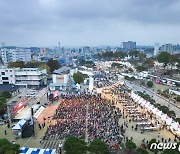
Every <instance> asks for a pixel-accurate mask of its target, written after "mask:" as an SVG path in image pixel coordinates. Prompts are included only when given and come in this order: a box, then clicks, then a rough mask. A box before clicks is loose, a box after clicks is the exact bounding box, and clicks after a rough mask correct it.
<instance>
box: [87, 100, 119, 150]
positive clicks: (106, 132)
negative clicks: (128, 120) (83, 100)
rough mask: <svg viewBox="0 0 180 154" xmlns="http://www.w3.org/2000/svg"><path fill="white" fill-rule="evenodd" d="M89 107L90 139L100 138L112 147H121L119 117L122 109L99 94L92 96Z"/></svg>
mask: <svg viewBox="0 0 180 154" xmlns="http://www.w3.org/2000/svg"><path fill="white" fill-rule="evenodd" d="M88 101H89V103H88V105H89V107H88V113H89V114H88V139H89V141H92V140H93V139H95V138H99V139H101V140H103V141H104V142H106V143H107V145H109V147H110V148H116V149H117V148H120V143H121V138H120V126H119V118H120V117H121V111H120V110H119V109H118V108H116V107H115V106H114V103H112V102H109V101H107V100H105V99H102V98H100V97H97V96H93V97H91V98H90V99H89V100H88Z"/></svg>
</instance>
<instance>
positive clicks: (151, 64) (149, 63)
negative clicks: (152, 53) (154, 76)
mask: <svg viewBox="0 0 180 154" xmlns="http://www.w3.org/2000/svg"><path fill="white" fill-rule="evenodd" d="M142 66H144V67H146V68H151V67H154V61H153V59H152V58H148V59H146V60H145V61H144V62H143V64H142Z"/></svg>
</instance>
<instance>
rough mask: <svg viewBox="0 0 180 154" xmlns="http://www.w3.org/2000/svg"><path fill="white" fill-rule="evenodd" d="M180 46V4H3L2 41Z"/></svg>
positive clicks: (126, 0)
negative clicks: (123, 42) (126, 42)
mask: <svg viewBox="0 0 180 154" xmlns="http://www.w3.org/2000/svg"><path fill="white" fill-rule="evenodd" d="M128 40H132V41H136V42H137V44H139V45H154V43H155V42H159V43H160V44H163V43H174V44H177V43H180V0H0V42H6V45H16V46H44V47H47V46H54V45H57V44H58V42H59V41H60V42H61V44H62V46H66V45H72V46H79V45H90V46H96V45H117V46H120V45H121V42H122V41H128Z"/></svg>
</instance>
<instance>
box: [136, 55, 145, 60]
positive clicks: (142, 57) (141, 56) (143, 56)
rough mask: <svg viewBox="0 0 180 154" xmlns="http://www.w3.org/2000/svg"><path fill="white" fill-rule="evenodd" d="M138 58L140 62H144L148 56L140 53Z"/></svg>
mask: <svg viewBox="0 0 180 154" xmlns="http://www.w3.org/2000/svg"><path fill="white" fill-rule="evenodd" d="M137 57H138V58H139V60H140V61H143V60H144V59H145V58H146V54H145V53H138V54H137Z"/></svg>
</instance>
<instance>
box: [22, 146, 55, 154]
mask: <svg viewBox="0 0 180 154" xmlns="http://www.w3.org/2000/svg"><path fill="white" fill-rule="evenodd" d="M20 154H56V149H39V148H26V147H22V148H21V149H20Z"/></svg>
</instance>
